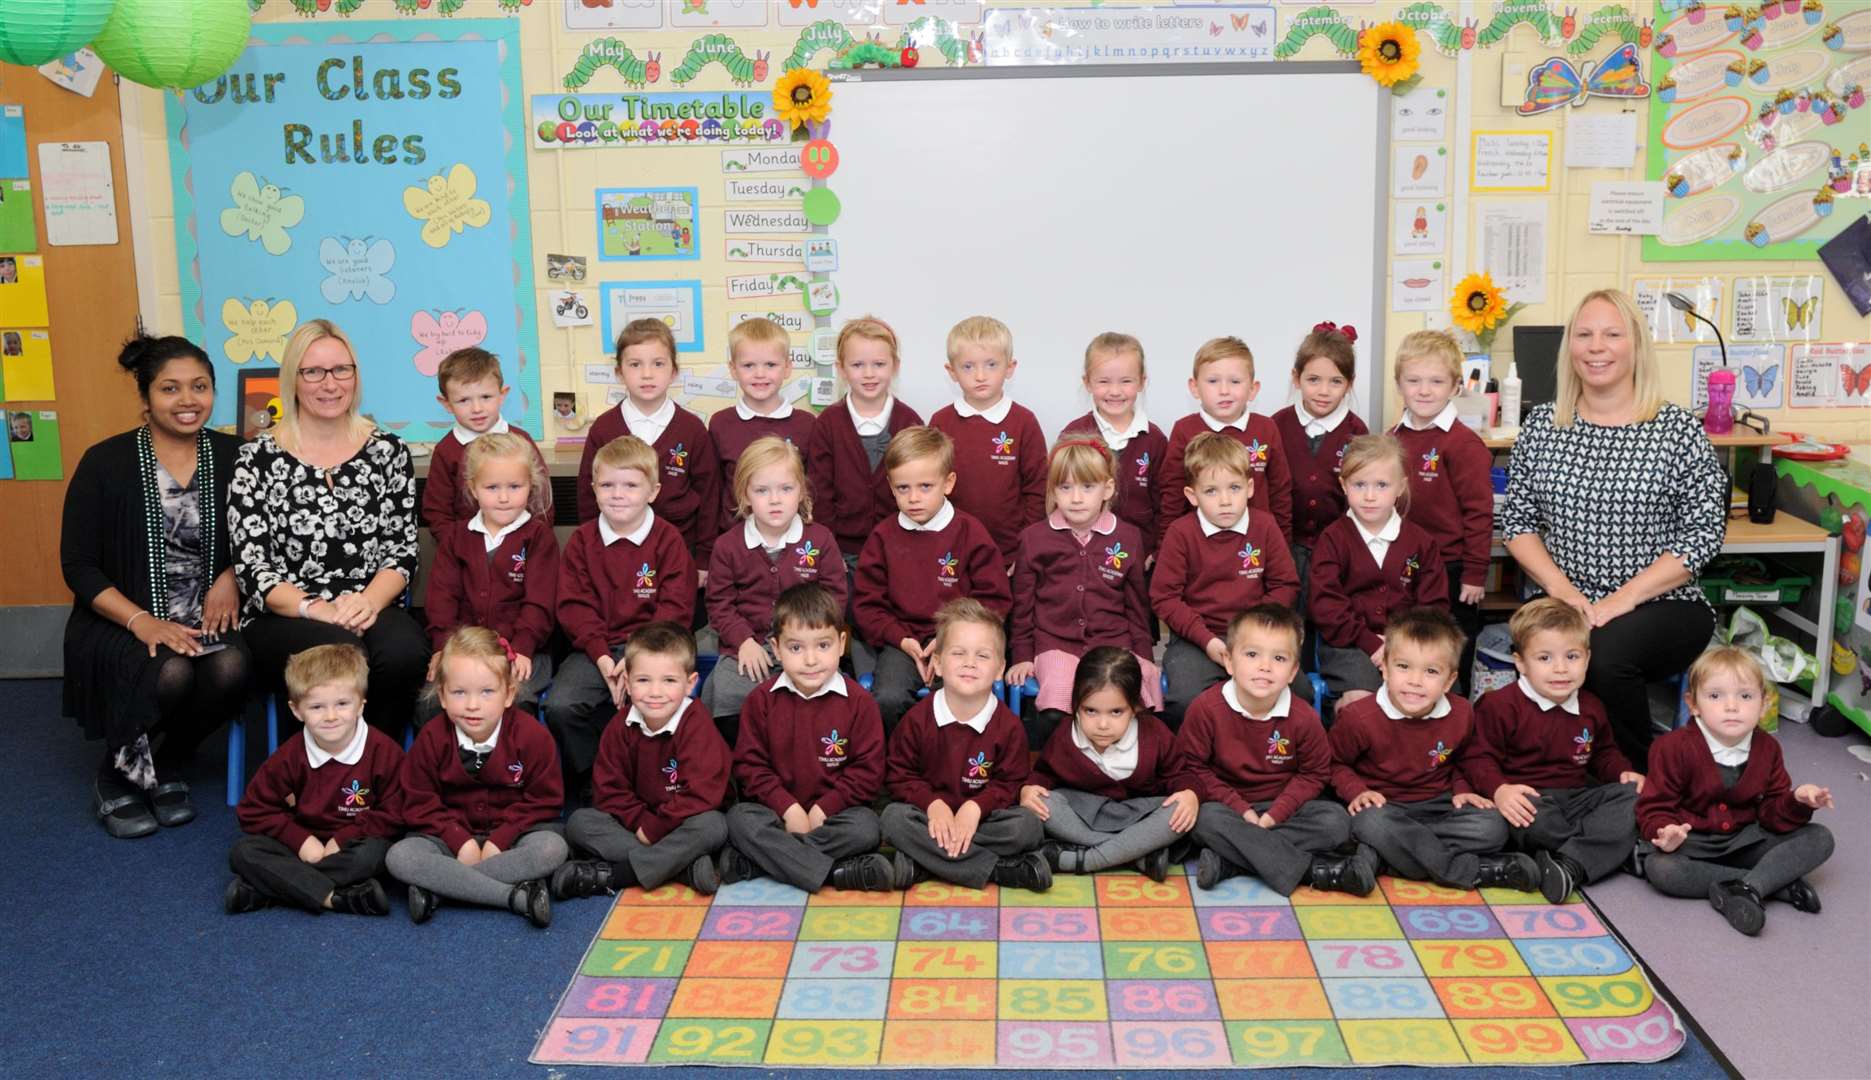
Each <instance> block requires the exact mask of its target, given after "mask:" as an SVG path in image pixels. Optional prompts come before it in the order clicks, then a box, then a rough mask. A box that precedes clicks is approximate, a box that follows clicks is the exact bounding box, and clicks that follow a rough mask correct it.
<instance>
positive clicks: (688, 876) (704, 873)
mask: <svg viewBox="0 0 1871 1080" xmlns="http://www.w3.org/2000/svg"><path fill="white" fill-rule="evenodd" d="M681 881H682V884H684V885H687V886H688V887H689V888H691V889H694V890H695V891H696V892H698V893H701V894H702V895H703V896H713V895H714V894H715V890H716V889H719V888H720V887H721V872H720V871H718V870H716V869H715V860H713V859H711V858H709V857H708V856H706V855H697V856H696V857H695V861H694V862H692V863H690V864H689V868H688V869H687V870H684V871H683V872H682V877H681Z"/></svg>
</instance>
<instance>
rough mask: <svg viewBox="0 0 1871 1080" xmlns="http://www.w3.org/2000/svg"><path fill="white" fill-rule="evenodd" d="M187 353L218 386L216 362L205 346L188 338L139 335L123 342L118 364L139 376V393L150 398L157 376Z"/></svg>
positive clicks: (137, 390) (144, 398)
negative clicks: (209, 358) (215, 369)
mask: <svg viewBox="0 0 1871 1080" xmlns="http://www.w3.org/2000/svg"><path fill="white" fill-rule="evenodd" d="M179 356H186V357H188V358H189V359H191V360H194V361H196V362H197V363H199V364H201V366H202V367H205V368H207V369H208V385H209V386H213V385H214V365H213V364H212V363H210V362H209V360H208V354H207V353H205V352H202V351H201V347H200V346H198V345H196V344H195V343H194V342H192V341H190V340H189V339H187V338H185V337H177V336H175V335H173V334H172V335H170V336H168V337H150V336H149V335H148V334H138V335H136V336H135V337H133V338H131V339H130V340H129V341H126V342H124V343H123V349H122V351H120V352H118V354H117V366H119V367H121V368H123V369H124V370H125V371H128V372H129V373H131V374H132V375H135V376H136V392H137V396H138V397H141V398H142V399H143V400H144V401H148V400H149V384H150V383H153V382H155V381H156V376H157V375H159V374H161V373H162V369H163V368H164V367H166V366H168V363H169V361H171V360H174V359H175V358H176V357H179Z"/></svg>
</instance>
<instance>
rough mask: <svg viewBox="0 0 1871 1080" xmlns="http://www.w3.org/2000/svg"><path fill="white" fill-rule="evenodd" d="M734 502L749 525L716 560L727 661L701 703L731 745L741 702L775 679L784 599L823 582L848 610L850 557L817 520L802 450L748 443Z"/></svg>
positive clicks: (718, 626)
mask: <svg viewBox="0 0 1871 1080" xmlns="http://www.w3.org/2000/svg"><path fill="white" fill-rule="evenodd" d="M734 503H735V508H736V511H737V513H738V514H739V515H740V516H741V517H744V518H745V519H746V520H744V521H742V522H741V523H740V524H738V525H735V526H733V527H732V528H730V529H729V530H728V531H727V532H726V533H724V534H722V536H721V538H720V539H719V540H717V541H716V542H715V553H714V555H713V556H712V557H711V562H710V573H709V575H708V580H709V582H710V584H709V586H708V622H709V624H710V625H712V626H713V627H714V628H715V633H716V634H718V635H720V638H721V662H720V663H717V664H716V665H715V670H714V672H713V673H712V674H710V675H709V676H708V681H707V682H706V683H704V684H703V685H702V696H701V702H702V704H703V705H704V706H705V707H706V708H707V709H708V715H709V716H711V717H713V718H714V721H715V726H716V727H719V728H720V729H721V737H722V738H723V739H724V740H726V741H727V742H728V743H729V745H733V743H734V733H735V729H736V727H737V726H738V725H739V723H740V717H741V703H742V702H745V701H746V700H747V695H748V694H750V693H752V692H753V689H754V687H756V686H759V685H760V684H761V683H762V682H765V681H766V679H767V676H768V675H770V674H772V671H773V647H772V643H771V642H770V641H769V640H768V634H769V632H770V628H771V627H772V626H773V625H774V622H773V603H774V601H775V600H777V599H778V598H779V595H780V593H781V592H782V591H784V590H785V589H787V588H788V587H789V586H793V585H798V584H802V583H807V582H815V583H816V582H822V583H824V585H825V587H826V588H827V589H829V590H830V591H831V594H832V596H833V597H834V598H835V599H836V600H837V601H838V606H839V608H840V609H842V608H843V607H844V606H845V574H844V557H843V556H842V555H841V554H840V553H839V551H838V541H837V540H835V539H833V538H832V532H831V530H830V529H827V528H826V527H825V526H823V525H820V524H817V523H815V522H814V521H813V520H812V495H811V493H810V492H808V491H807V490H806V470H805V463H804V462H802V461H800V460H799V451H798V449H797V448H795V447H794V446H793V445H792V444H790V443H786V442H783V441H781V440H780V439H778V438H775V437H773V436H771V435H768V436H765V437H763V438H759V439H755V440H754V441H753V442H751V443H749V444H748V446H747V449H746V450H745V451H743V452H742V454H741V467H740V469H739V470H738V471H737V472H736V473H735V474H734ZM840 622H841V623H842V622H843V620H842V619H841V620H840Z"/></svg>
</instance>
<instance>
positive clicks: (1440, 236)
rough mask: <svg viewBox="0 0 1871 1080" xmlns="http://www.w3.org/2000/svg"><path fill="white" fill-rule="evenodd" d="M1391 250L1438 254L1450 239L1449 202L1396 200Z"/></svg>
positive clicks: (1401, 252)
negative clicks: (1397, 201)
mask: <svg viewBox="0 0 1871 1080" xmlns="http://www.w3.org/2000/svg"><path fill="white" fill-rule="evenodd" d="M1392 213H1393V214H1394V215H1395V222H1394V226H1393V230H1392V243H1391V250H1393V251H1395V252H1396V253H1397V254H1399V255H1438V254H1441V252H1442V248H1443V245H1444V244H1445V243H1447V240H1448V231H1449V204H1447V203H1444V202H1434V201H1428V200H1425V201H1423V202H1412V201H1410V200H1408V199H1405V200H1404V201H1402V202H1399V203H1394V204H1393V209H1392Z"/></svg>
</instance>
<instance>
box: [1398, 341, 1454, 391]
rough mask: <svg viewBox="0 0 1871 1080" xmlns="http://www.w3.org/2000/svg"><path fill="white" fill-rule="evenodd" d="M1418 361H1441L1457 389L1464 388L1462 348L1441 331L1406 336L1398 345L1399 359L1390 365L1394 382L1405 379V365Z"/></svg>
mask: <svg viewBox="0 0 1871 1080" xmlns="http://www.w3.org/2000/svg"><path fill="white" fill-rule="evenodd" d="M1417 360H1440V361H1442V364H1443V366H1444V367H1445V368H1447V369H1448V372H1449V381H1450V382H1451V383H1453V384H1454V385H1455V387H1456V389H1458V390H1459V389H1461V386H1462V347H1461V346H1460V345H1457V344H1456V343H1455V339H1454V338H1452V337H1450V336H1449V335H1448V334H1446V333H1444V332H1442V331H1441V330H1417V331H1414V332H1412V333H1409V334H1405V335H1404V337H1403V341H1402V342H1401V343H1399V344H1398V345H1397V358H1396V360H1395V361H1393V362H1392V363H1391V365H1390V380H1391V381H1392V382H1395V381H1397V380H1398V379H1401V378H1403V365H1405V364H1408V363H1412V362H1414V361H1417Z"/></svg>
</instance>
